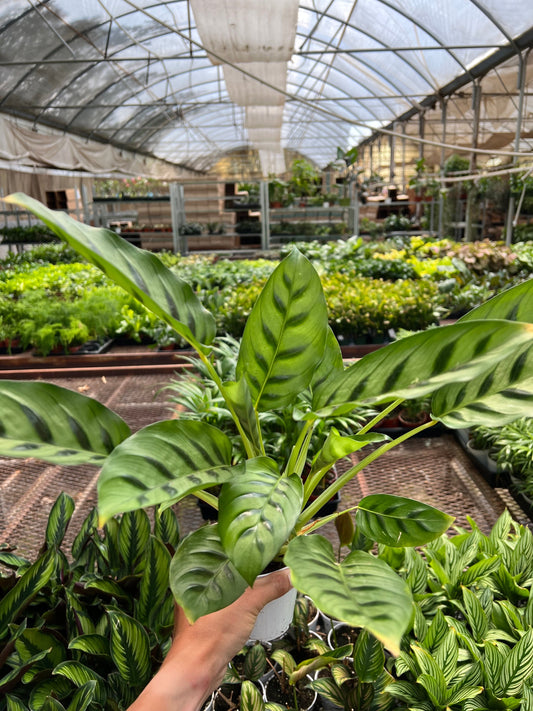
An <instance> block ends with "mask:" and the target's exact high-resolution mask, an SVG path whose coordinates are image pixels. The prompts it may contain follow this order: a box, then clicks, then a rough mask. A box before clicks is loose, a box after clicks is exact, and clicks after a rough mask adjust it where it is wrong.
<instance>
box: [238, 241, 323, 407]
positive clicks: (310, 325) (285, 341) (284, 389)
mask: <svg viewBox="0 0 533 711" xmlns="http://www.w3.org/2000/svg"><path fill="white" fill-rule="evenodd" d="M327 327H328V317H327V308H326V300H325V298H324V293H323V291H322V285H321V283H320V279H319V277H318V274H317V273H316V271H315V270H314V269H313V267H312V265H311V263H310V262H309V261H308V260H307V259H306V258H305V257H304V256H303V255H302V254H300V252H298V251H297V250H293V251H292V252H291V253H290V254H289V255H288V256H287V257H285V259H284V260H283V261H282V262H281V263H280V264H279V265H278V266H277V268H276V269H275V270H274V272H273V273H272V275H271V276H270V278H269V280H268V282H267V283H266V285H265V287H264V289H263V291H262V292H261V294H260V296H259V298H258V300H257V302H256V303H255V305H254V308H253V309H252V312H251V314H250V316H249V318H248V321H247V323H246V327H245V329H244V334H243V338H242V342H241V347H240V350H239V357H238V360H237V379H240V378H241V377H245V378H246V381H247V382H248V385H249V388H250V392H251V394H252V401H253V403H254V406H255V408H256V409H257V410H260V411H263V410H273V409H276V408H281V407H284V406H285V405H288V404H290V403H291V402H292V401H293V399H294V397H295V396H296V395H297V394H298V393H300V392H301V391H302V390H304V389H305V388H306V387H308V385H309V384H310V382H311V379H312V378H313V375H314V374H315V371H316V368H317V367H318V365H319V363H320V361H321V360H322V357H323V354H324V348H325V344H326V336H327Z"/></svg>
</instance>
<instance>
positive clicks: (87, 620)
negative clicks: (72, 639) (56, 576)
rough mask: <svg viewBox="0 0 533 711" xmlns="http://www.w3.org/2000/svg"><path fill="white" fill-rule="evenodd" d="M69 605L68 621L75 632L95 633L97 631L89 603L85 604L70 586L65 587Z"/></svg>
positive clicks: (73, 632)
mask: <svg viewBox="0 0 533 711" xmlns="http://www.w3.org/2000/svg"><path fill="white" fill-rule="evenodd" d="M65 599H66V601H67V603H68V605H67V621H68V624H69V627H70V629H71V630H72V634H71V636H73V635H74V634H79V633H80V632H81V633H82V634H94V632H95V631H96V629H95V625H94V622H93V619H92V617H91V614H90V608H89V607H88V605H85V604H83V603H82V602H81V601H80V598H79V597H78V596H77V595H76V594H74V593H73V592H72V591H71V590H69V589H68V588H67V589H65Z"/></svg>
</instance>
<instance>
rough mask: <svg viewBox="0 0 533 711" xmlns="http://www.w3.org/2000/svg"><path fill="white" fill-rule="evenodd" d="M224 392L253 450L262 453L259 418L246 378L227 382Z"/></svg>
mask: <svg viewBox="0 0 533 711" xmlns="http://www.w3.org/2000/svg"><path fill="white" fill-rule="evenodd" d="M222 394H223V395H224V398H225V399H226V401H227V402H229V403H231V405H232V407H233V410H234V411H235V414H236V415H237V417H238V419H239V422H240V424H241V426H242V428H243V431H244V434H245V435H246V438H247V439H248V441H249V443H250V445H251V447H252V451H253V452H255V454H256V455H259V454H260V453H261V435H260V432H259V420H258V417H257V413H256V411H255V409H254V403H253V401H252V395H251V393H250V388H249V387H248V383H247V382H246V379H245V378H240V379H239V380H237V381H227V382H225V383H224V384H223V387H222Z"/></svg>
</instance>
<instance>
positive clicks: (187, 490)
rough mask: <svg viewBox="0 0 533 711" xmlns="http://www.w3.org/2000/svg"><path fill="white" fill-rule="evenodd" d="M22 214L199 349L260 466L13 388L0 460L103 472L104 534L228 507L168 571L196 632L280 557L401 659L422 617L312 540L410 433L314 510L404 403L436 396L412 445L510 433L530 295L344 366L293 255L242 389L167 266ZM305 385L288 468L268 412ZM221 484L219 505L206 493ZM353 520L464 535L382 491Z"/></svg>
mask: <svg viewBox="0 0 533 711" xmlns="http://www.w3.org/2000/svg"><path fill="white" fill-rule="evenodd" d="M9 200H10V201H11V202H15V203H16V204H18V205H21V206H23V207H24V208H25V209H29V210H31V211H33V212H35V213H36V214H37V215H38V216H39V217H40V218H41V219H44V221H45V222H46V223H47V224H49V225H50V226H51V227H52V228H53V229H54V230H55V231H56V232H57V234H58V235H60V236H61V237H62V238H63V239H64V240H65V241H67V242H68V243H69V244H71V245H72V246H73V247H75V248H76V249H77V250H79V251H80V253H81V254H82V255H83V256H84V257H85V258H86V259H88V260H90V261H92V262H93V263H95V264H96V265H97V266H98V267H99V268H100V269H102V270H103V271H104V272H105V273H106V274H107V275H108V276H109V277H110V278H112V279H113V280H114V281H116V283H117V284H119V285H120V286H121V287H122V288H124V289H125V290H126V291H127V292H128V293H129V294H131V295H132V296H134V297H135V298H136V299H138V300H139V301H140V302H141V303H143V304H144V305H145V306H146V307H148V308H149V309H150V310H151V311H153V312H154V313H155V314H156V315H158V316H160V317H161V318H163V320H164V321H165V322H166V323H168V324H169V325H171V326H172V327H173V328H174V329H175V330H176V332H177V333H178V334H179V335H180V336H181V337H182V338H183V339H184V340H186V341H187V342H188V343H189V345H190V346H191V347H192V348H193V349H194V350H195V351H196V353H197V355H198V357H199V358H200V360H201V361H202V362H203V363H204V365H205V367H206V368H207V369H208V370H209V372H210V373H211V377H212V378H213V380H214V381H215V382H216V383H217V385H218V387H219V389H220V390H221V392H222V394H223V397H224V399H225V402H226V406H227V407H228V409H229V410H230V411H231V413H232V417H233V419H234V421H235V425H236V427H237V429H238V431H239V434H240V436H241V438H242V440H243V444H244V448H245V450H246V457H247V458H246V460H245V462H240V463H237V464H234V463H233V462H232V458H231V457H232V448H231V442H230V441H229V439H228V438H227V436H226V435H225V434H224V433H223V432H222V431H220V430H218V429H217V428H215V427H213V426H211V425H207V424H205V423H202V422H197V421H190V420H187V419H185V418H183V419H179V420H169V421H163V422H158V423H155V424H153V425H150V426H148V427H145V428H144V429H142V430H140V431H139V432H136V433H135V434H133V435H130V433H129V431H128V428H127V426H126V425H125V424H124V422H123V421H122V420H121V419H120V418H119V417H118V416H117V415H115V414H114V413H112V412H111V411H109V410H108V409H107V408H105V407H104V406H102V405H100V404H98V403H97V402H95V401H94V400H92V399H90V398H87V397H85V396H83V395H80V394H79V393H74V392H70V391H67V390H63V389H61V388H57V387H54V386H53V385H50V384H46V383H40V382H36V383H28V382H19V381H11V382H10V381H1V382H0V401H1V407H0V413H1V414H0V417H1V423H2V428H1V429H2V444H1V452H2V453H3V454H4V455H6V456H9V457H13V456H20V457H23V456H27V454H28V449H29V448H31V451H32V456H35V457H39V458H44V459H46V460H47V461H52V462H61V463H62V464H71V463H77V464H79V463H86V464H92V465H95V466H102V472H101V474H100V477H99V482H98V497H99V517H100V523H105V522H106V521H107V520H108V519H109V518H110V517H111V516H113V515H114V514H116V513H118V512H121V511H125V510H129V511H136V510H138V509H142V508H144V507H146V506H151V505H158V504H159V505H163V507H165V506H168V505H170V504H172V503H175V502H176V501H178V500H179V499H181V498H182V497H183V496H185V495H188V494H192V493H193V494H194V495H195V496H197V497H198V498H200V499H202V500H204V501H206V502H207V503H209V504H210V505H212V506H213V507H214V508H217V509H218V523H216V524H214V525H211V526H205V527H203V528H201V529H199V530H198V531H195V532H193V533H192V534H191V535H190V536H188V537H187V538H185V539H184V540H183V541H182V542H181V543H180V545H179V546H178V549H177V551H176V554H175V556H174V558H173V560H172V563H171V566H170V582H171V588H172V590H173V593H174V596H175V598H176V600H177V601H178V602H179V604H180V605H181V606H182V607H183V609H184V610H185V612H186V614H187V616H188V617H189V619H191V620H194V619H196V618H197V617H199V616H201V615H204V614H207V613H209V612H211V611H214V610H216V609H220V608H221V607H224V606H226V605H228V604H230V603H231V602H232V601H233V600H235V599H236V598H237V597H238V596H239V595H240V594H241V593H242V591H243V590H244V589H245V588H246V586H247V585H249V584H250V583H252V582H253V581H254V580H255V578H256V576H257V575H258V574H259V573H261V572H262V571H263V570H264V568H265V567H266V565H267V564H269V563H270V562H271V561H272V560H278V561H284V563H285V564H286V565H288V566H289V568H290V569H291V575H292V579H293V582H294V585H295V587H296V588H297V589H298V590H300V591H301V592H302V593H304V594H307V595H309V597H311V599H312V600H313V601H314V602H315V604H317V605H318V606H319V607H320V608H321V609H322V610H323V611H324V612H325V613H326V614H328V615H330V616H332V617H336V618H339V619H342V620H345V621H346V622H348V623H350V624H353V625H356V626H359V627H364V628H366V629H368V630H369V631H370V632H371V633H372V634H373V635H374V636H375V637H376V638H378V639H379V640H380V641H382V642H383V643H384V644H385V646H386V647H388V648H389V649H390V650H391V651H393V652H396V653H397V652H398V650H399V645H400V641H401V638H402V635H403V634H404V632H405V631H406V629H407V628H408V626H409V624H410V617H411V610H412V599H411V594H410V592H409V590H408V587H407V586H406V583H405V582H404V581H403V580H402V579H401V578H400V577H398V576H397V574H396V573H395V572H394V571H393V570H392V568H391V567H390V566H389V565H388V564H387V563H386V562H385V561H384V560H383V559H380V558H378V557H376V556H374V555H373V554H371V553H368V552H366V551H364V550H354V551H352V552H351V553H349V555H348V556H347V557H346V558H345V559H344V560H343V561H342V562H338V561H337V559H336V556H335V553H334V551H333V548H332V546H331V544H330V543H329V542H328V541H327V540H326V539H325V538H323V537H322V536H320V535H308V534H309V533H315V532H316V531H317V530H318V529H319V528H320V527H321V526H322V525H324V523H325V522H326V521H327V520H328V519H329V520H332V518H335V517H336V516H337V514H333V515H332V516H331V517H326V519H316V520H313V517H314V515H315V514H316V512H317V511H319V510H320V508H321V507H322V506H323V504H324V503H326V502H327V501H329V500H330V499H331V497H333V496H334V495H335V494H336V493H337V492H338V491H340V490H341V489H342V487H343V486H345V484H346V483H347V482H349V481H350V480H351V479H352V478H353V477H355V476H357V474H358V473H359V472H360V471H361V470H362V469H363V468H364V467H365V466H366V465H367V464H368V463H369V462H371V461H374V460H375V459H377V458H378V457H379V456H381V455H383V454H385V453H386V452H387V451H389V450H390V449H391V448H392V447H393V446H395V445H396V444H398V443H400V442H402V441H404V439H405V438H406V435H404V436H402V437H400V438H398V439H397V440H395V441H383V444H381V446H378V447H377V448H375V449H372V451H370V453H369V454H367V456H363V457H362V458H361V461H360V462H359V463H358V464H357V465H355V466H352V467H350V468H349V469H348V470H347V471H346V472H345V473H343V474H342V475H341V476H340V477H339V478H338V479H337V480H336V481H335V482H334V483H333V484H331V485H329V486H328V487H327V488H326V489H325V490H324V491H323V492H322V493H321V494H320V495H319V496H318V497H317V498H316V499H315V500H314V501H313V502H312V503H311V502H310V497H311V495H312V494H313V492H314V491H315V489H316V487H317V486H318V484H319V482H320V481H322V479H323V476H324V473H325V472H326V471H327V470H329V469H330V468H331V466H332V464H334V463H335V461H337V460H338V459H340V458H342V457H344V456H346V455H347V454H349V453H351V452H355V451H357V450H359V449H363V448H364V447H365V446H366V445H367V444H368V443H370V442H374V441H375V437H374V436H373V435H372V434H370V432H369V431H370V430H371V428H372V426H373V425H374V424H375V422H376V421H377V420H378V419H381V418H382V417H384V416H385V414H386V413H387V411H388V410H392V409H394V408H395V407H397V406H398V405H399V404H400V402H401V401H403V400H404V399H412V398H415V397H420V396H424V395H426V396H428V397H431V414H432V418H433V419H432V420H431V421H430V422H429V423H427V424H426V425H423V426H422V427H419V428H416V429H414V430H412V431H411V432H410V433H409V434H410V435H413V434H416V433H417V432H420V431H423V430H424V429H425V428H428V427H431V426H432V425H433V424H434V422H436V421H437V420H440V421H442V422H444V423H445V424H448V425H450V426H451V427H465V426H470V425H473V424H482V423H485V422H491V423H494V424H498V423H500V424H504V423H505V422H507V421H511V420H512V419H514V418H515V417H516V413H517V411H520V409H521V408H523V410H526V409H527V408H529V407H530V402H531V398H532V397H533V394H531V393H530V392H529V391H528V382H529V381H530V380H531V377H532V375H533V362H532V361H533V358H532V357H531V352H532V345H533V327H532V325H531V323H530V322H528V319H530V318H531V314H532V313H533V308H532V299H533V288H532V286H533V284H532V283H531V282H526V283H524V284H521V285H519V286H517V287H515V288H513V289H510V290H508V291H507V292H504V293H502V294H500V295H499V296H498V297H496V298H494V299H493V300H492V301H490V302H488V303H487V304H484V305H483V306H481V307H479V308H478V309H476V310H474V311H473V312H471V313H469V314H468V315H467V316H465V317H463V318H462V319H461V320H460V321H459V322H458V323H456V324H454V325H452V326H447V327H445V328H434V329H430V330H428V331H426V332H422V333H416V334H414V335H413V336H409V337H407V338H404V339H402V340H401V341H398V342H396V343H392V344H390V345H389V346H387V347H385V348H382V349H380V350H378V351H376V352H373V353H370V354H369V355H367V356H365V357H364V358H361V359H360V360H358V361H357V362H355V363H354V364H352V365H350V366H349V367H347V368H345V367H344V364H343V362H342V357H341V352H340V349H339V346H338V344H337V343H336V341H335V339H334V337H333V335H332V333H331V331H330V330H329V329H328V316H327V308H326V301H325V297H324V295H323V292H322V287H321V284H320V280H319V277H318V275H317V273H316V272H315V270H314V269H313V268H312V266H311V264H310V263H309V262H308V261H307V260H306V259H305V258H304V257H303V256H302V255H301V254H299V253H298V252H297V251H294V252H292V253H291V254H290V255H289V256H288V257H287V258H285V259H284V260H283V261H282V262H281V263H280V264H279V265H278V267H277V268H276V269H275V270H274V272H273V273H272V275H271V277H270V278H269V280H268V282H267V284H266V285H265V287H264V289H263V291H262V292H261V295H260V297H259V299H258V301H257V303H256V304H255V306H254V308H253V310H252V312H251V314H250V316H249V318H248V321H247V324H246V327H245V331H244V334H243V339H242V342H241V345H240V349H239V355H238V359H237V366H236V380H233V381H229V382H228V381H226V382H222V381H221V380H220V377H219V376H218V374H217V371H216V368H215V366H214V364H213V358H212V356H211V344H212V343H213V340H214V337H215V321H214V318H213V317H212V315H211V314H209V313H208V312H207V311H206V310H205V309H204V308H203V306H202V304H201V303H200V301H199V300H198V299H197V297H196V296H195V295H194V293H193V291H192V289H191V287H190V286H189V285H188V284H187V283H185V282H183V281H182V280H181V279H179V277H177V276H176V274H175V273H173V272H171V271H170V270H168V269H166V268H165V267H164V266H163V264H162V263H161V262H160V261H159V260H158V259H157V257H154V256H153V255H151V254H149V253H147V252H144V251H142V250H137V248H135V247H134V246H133V245H130V244H128V243H127V242H124V241H123V240H121V239H120V237H118V236H117V235H115V234H114V233H112V232H108V231H106V230H101V229H94V228H91V227H88V226H86V225H83V224H81V223H79V222H76V221H75V220H71V219H70V218H68V216H66V215H64V214H62V213H56V212H53V211H50V210H48V209H47V208H45V207H44V206H42V205H41V204H40V203H38V202H37V201H35V200H33V199H31V198H28V197H26V196H22V195H16V196H12V197H11V198H9ZM521 319H523V320H521ZM308 388H309V389H310V390H311V399H310V402H311V409H310V410H308V411H306V412H304V413H302V418H303V420H304V421H305V424H304V427H303V428H302V430H301V432H300V434H299V436H298V439H297V441H296V442H294V445H293V447H292V450H291V454H290V456H289V459H288V463H287V465H286V466H285V467H284V468H283V469H281V468H280V463H279V462H277V461H276V460H275V459H273V458H271V457H268V456H267V455H266V452H265V449H264V444H263V440H262V436H261V422H260V418H259V413H260V412H268V411H276V410H279V409H281V408H283V407H285V406H286V405H288V404H289V403H290V402H292V401H293V400H294V399H295V398H296V397H297V396H298V395H299V394H300V393H302V392H304V391H306V390H307V389H308ZM375 403H387V407H386V408H385V410H384V411H382V412H381V413H380V414H379V415H378V416H377V417H376V418H374V419H373V420H371V421H370V422H368V423H366V424H365V425H364V426H363V427H362V428H361V429H360V430H359V431H358V432H357V434H355V435H353V436H351V437H343V436H341V435H339V434H337V433H336V432H335V431H334V430H332V431H331V432H329V433H328V435H327V437H326V439H325V441H324V445H323V447H322V449H321V450H320V452H319V453H318V455H317V457H316V458H315V460H314V463H313V467H312V470H311V472H310V474H309V476H308V477H307V479H306V481H305V483H304V482H303V481H302V473H303V469H304V465H305V462H306V459H307V452H308V449H309V446H310V442H311V439H312V435H313V430H314V428H315V426H316V425H317V423H318V422H319V421H320V420H321V419H323V418H325V417H333V416H337V415H343V414H345V413H348V412H350V411H351V410H352V409H354V407H355V406H357V405H358V404H370V405H372V404H375ZM36 423H39V426H36ZM73 423H76V426H75V427H73V426H72V425H73ZM80 433H83V435H81V434H80ZM219 485H221V490H220V495H219V496H218V497H216V496H214V495H213V494H212V493H211V492H209V491H208V490H207V489H209V488H211V487H214V486H219ZM355 509H356V510H357V511H356V523H357V529H358V531H360V532H361V533H362V534H364V535H365V536H368V537H369V538H370V539H372V540H375V541H377V542H378V543H381V544H385V545H389V546H391V545H392V546H395V547H404V546H414V545H421V544H423V543H425V542H427V541H428V540H431V539H433V538H434V537H435V536H439V535H440V534H441V533H442V532H443V531H444V530H445V529H446V528H447V527H448V525H449V523H450V521H451V518H450V517H448V516H446V515H445V514H443V513H441V512H439V511H437V510H435V509H433V508H432V507H430V506H428V505H425V504H422V503H420V502H413V501H411V500H408V499H403V498H399V497H394V496H386V495H380V494H373V495H370V496H367V497H365V498H364V499H363V500H361V501H360V502H359V504H358V505H357V506H356V507H355Z"/></svg>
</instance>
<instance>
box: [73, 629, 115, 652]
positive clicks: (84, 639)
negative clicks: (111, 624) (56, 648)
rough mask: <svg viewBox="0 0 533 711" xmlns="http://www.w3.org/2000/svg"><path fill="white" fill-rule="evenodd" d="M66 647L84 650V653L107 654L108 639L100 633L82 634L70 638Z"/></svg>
mask: <svg viewBox="0 0 533 711" xmlns="http://www.w3.org/2000/svg"><path fill="white" fill-rule="evenodd" d="M68 648H69V649H76V650H78V651H80V652H85V654H94V655H96V656H109V641H108V640H107V637H104V636H103V635H101V634H82V635H80V636H79V637H75V638H74V639H73V640H71V641H70V642H69V645H68Z"/></svg>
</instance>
